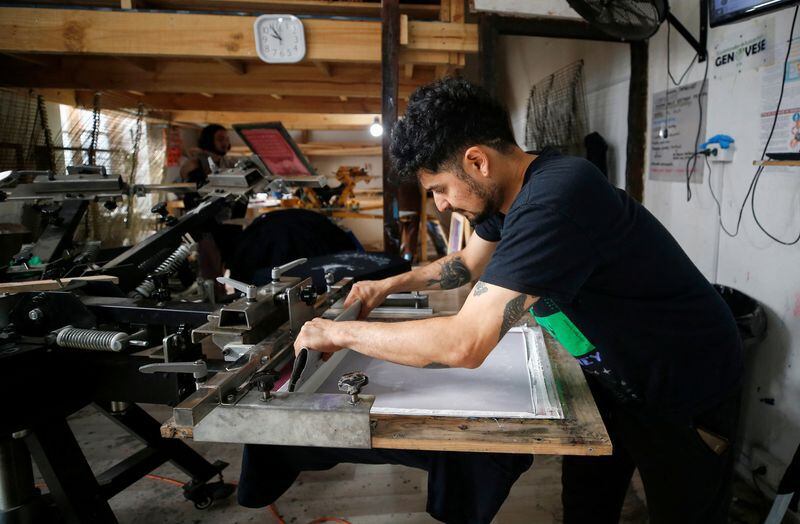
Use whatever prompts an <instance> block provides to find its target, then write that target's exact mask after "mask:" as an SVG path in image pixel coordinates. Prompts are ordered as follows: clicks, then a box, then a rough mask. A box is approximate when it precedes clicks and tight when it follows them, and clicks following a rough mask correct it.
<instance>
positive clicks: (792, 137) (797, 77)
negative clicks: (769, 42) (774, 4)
mask: <svg viewBox="0 0 800 524" xmlns="http://www.w3.org/2000/svg"><path fill="white" fill-rule="evenodd" d="M775 52H776V54H777V56H779V57H781V59H780V60H779V61H778V62H779V63H776V64H774V65H773V66H772V67H769V68H766V69H765V70H764V72H763V74H762V75H761V136H760V147H759V149H761V150H763V148H764V144H765V143H766V142H767V137H769V132H770V129H771V128H772V122H773V121H775V131H774V132H773V134H772V139H771V140H770V143H769V149H768V151H772V152H783V151H800V37H795V38H794V42H793V43H792V52H791V54H790V55H789V62H788V64H787V65H786V70H783V59H784V58H785V57H786V43H783V44H781V45H780V46H778V47H777V48H776V50H775ZM784 77H785V79H786V85H785V86H784V91H783V100H782V102H781V109H780V111H779V112H778V118H777V120H775V108H776V106H777V105H778V97H779V96H780V90H781V82H782V81H783V79H784Z"/></svg>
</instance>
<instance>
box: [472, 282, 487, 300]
mask: <svg viewBox="0 0 800 524" xmlns="http://www.w3.org/2000/svg"><path fill="white" fill-rule="evenodd" d="M487 291H489V286H487V285H486V284H484V283H483V282H481V281H480V280H478V283H477V284H475V287H474V288H473V290H472V296H473V297H479V296H481V295H483V294H484V293H486V292H487Z"/></svg>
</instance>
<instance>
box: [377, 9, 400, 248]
mask: <svg viewBox="0 0 800 524" xmlns="http://www.w3.org/2000/svg"><path fill="white" fill-rule="evenodd" d="M381 21H382V24H381V25H382V30H381V115H382V117H383V118H382V124H383V153H382V155H383V250H384V252H386V253H389V254H395V255H396V254H398V253H399V251H400V218H399V212H400V207H399V202H398V190H399V184H398V183H397V182H396V180H395V177H394V174H393V172H392V161H391V157H390V155H389V144H390V143H391V130H392V126H393V125H394V123H395V122H396V121H397V97H398V85H399V83H400V60H399V57H400V2H399V0H381Z"/></svg>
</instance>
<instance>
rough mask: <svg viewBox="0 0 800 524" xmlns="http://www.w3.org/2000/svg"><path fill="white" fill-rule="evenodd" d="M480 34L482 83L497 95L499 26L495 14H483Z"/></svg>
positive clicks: (479, 64) (479, 24)
mask: <svg viewBox="0 0 800 524" xmlns="http://www.w3.org/2000/svg"><path fill="white" fill-rule="evenodd" d="M478 34H479V36H478V69H479V74H480V79H481V85H482V86H483V88H484V89H486V90H487V91H488V92H489V94H490V95H492V96H495V95H496V94H497V65H496V63H495V52H494V51H495V47H496V44H497V27H496V25H495V21H494V15H486V14H482V15H481V18H480V22H479V23H478Z"/></svg>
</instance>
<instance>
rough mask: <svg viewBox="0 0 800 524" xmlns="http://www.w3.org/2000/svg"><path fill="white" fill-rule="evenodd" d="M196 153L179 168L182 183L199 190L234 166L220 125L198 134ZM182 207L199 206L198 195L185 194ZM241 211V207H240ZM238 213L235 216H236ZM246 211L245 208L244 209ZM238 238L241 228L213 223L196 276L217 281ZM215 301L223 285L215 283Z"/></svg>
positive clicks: (200, 246)
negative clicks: (211, 177) (218, 171)
mask: <svg viewBox="0 0 800 524" xmlns="http://www.w3.org/2000/svg"><path fill="white" fill-rule="evenodd" d="M197 147H198V148H199V150H200V151H199V152H197V154H196V155H195V157H194V158H190V159H189V160H187V161H186V162H185V163H184V164H183V165H182V166H181V180H182V181H183V182H193V183H195V184H196V185H197V187H198V188H200V187H202V186H203V185H205V184H206V182H208V176H209V175H210V174H211V173H212V172H213V170H214V169H228V168H231V167H233V166H234V164H235V163H236V162H235V159H234V158H231V157H230V156H228V152H229V151H230V150H231V140H230V138H229V137H228V130H227V129H225V128H224V127H223V126H221V125H219V124H209V125H207V126H206V127H204V128H203V129H202V131H200V136H199V138H198V139H197ZM183 203H184V208H185V209H186V210H187V211H188V210H190V209H194V208H195V207H197V205H198V204H199V203H200V194H199V193H197V192H194V191H193V192H190V193H186V194H185V195H184V197H183ZM239 207H240V208H241V207H242V206H239ZM237 211H238V213H237ZM244 211H246V207H245V208H244ZM232 214H233V216H234V218H240V217H237V216H236V215H240V216H244V213H243V212H242V209H234V210H233V213H232ZM240 235H241V227H239V226H233V225H228V224H223V223H221V222H214V223H212V224H211V226H210V227H209V228H208V229H207V232H206V233H204V234H203V236H202V238H200V240H199V242H198V248H197V250H198V265H199V268H198V276H199V277H200V278H202V279H204V280H216V278H217V277H221V276H223V275H224V273H225V266H226V260H225V258H226V256H228V255H230V254H231V253H233V252H234V251H235V247H236V245H235V242H236V240H237V239H238V238H239V236H240ZM214 289H215V291H214V293H215V295H216V297H217V298H221V297H223V296H224V295H225V288H224V286H222V284H219V283H217V282H215V283H214Z"/></svg>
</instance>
